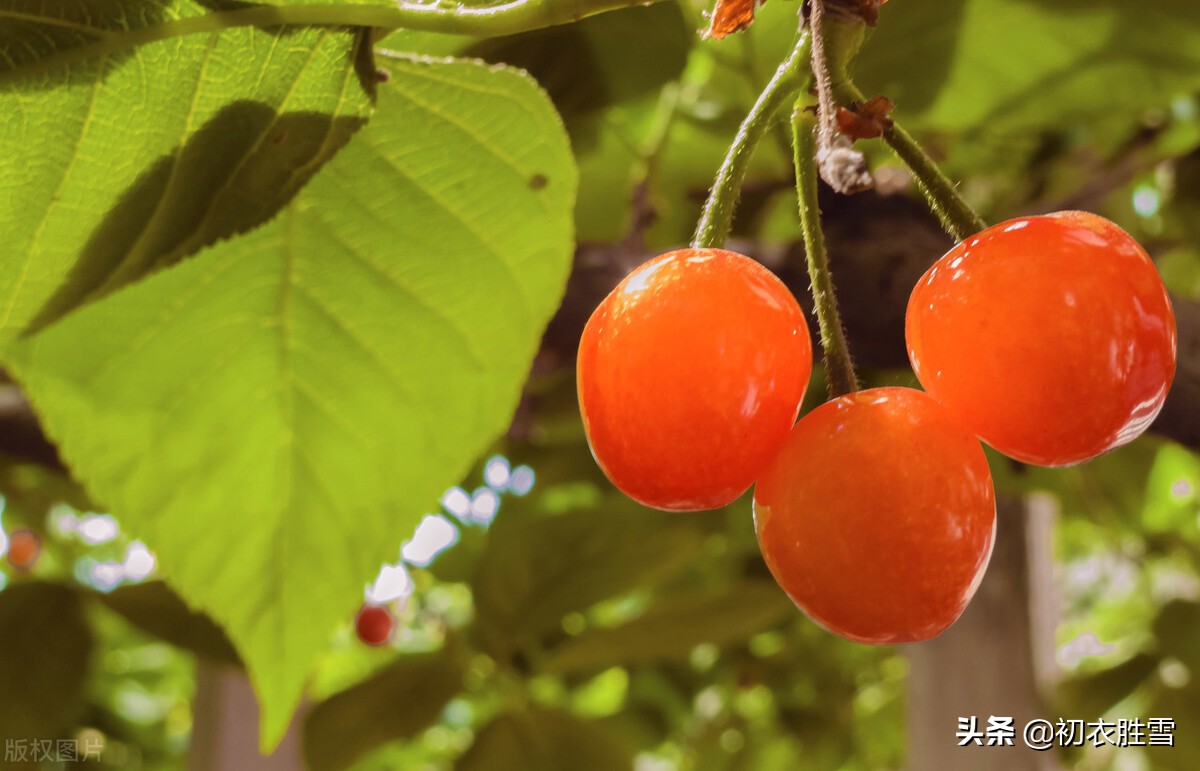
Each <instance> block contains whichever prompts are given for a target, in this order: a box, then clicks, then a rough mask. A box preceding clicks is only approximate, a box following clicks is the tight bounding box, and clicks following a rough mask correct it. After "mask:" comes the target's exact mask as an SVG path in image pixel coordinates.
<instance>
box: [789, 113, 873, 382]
mask: <svg viewBox="0 0 1200 771" xmlns="http://www.w3.org/2000/svg"><path fill="white" fill-rule="evenodd" d="M817 131H819V127H818V126H817V119H816V118H815V117H814V116H813V114H812V113H811V112H810V111H809V110H808V109H806V105H805V104H804V100H803V99H800V100H797V101H796V106H795V108H794V109H793V111H792V148H793V160H794V162H795V164H796V196H797V200H798V202H799V207H800V229H801V230H802V231H803V233H804V254H805V257H806V261H807V263H808V279H809V282H810V289H811V291H812V298H813V305H814V306H815V308H816V311H817V324H818V326H819V327H820V331H821V348H822V350H824V352H825V377H826V381H827V386H828V388H829V397H830V398H831V399H833V398H837V397H838V396H842V395H843V394H848V393H852V392H854V391H857V390H858V387H859V384H858V375H857V374H855V372H854V361H853V359H851V358H850V346H849V344H848V343H847V342H846V331H845V329H844V328H843V327H842V317H841V314H840V313H839V312H838V302H837V292H836V291H835V290H834V287H833V273H831V272H830V270H829V254H828V253H827V252H826V251H825V235H824V233H823V231H822V230H821V207H820V205H819V203H818V202H817V177H818V172H817V163H816V160H815V157H816V149H817V148H816V142H817V140H816V133H817Z"/></svg>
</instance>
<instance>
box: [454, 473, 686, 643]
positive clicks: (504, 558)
mask: <svg viewBox="0 0 1200 771" xmlns="http://www.w3.org/2000/svg"><path fill="white" fill-rule="evenodd" d="M545 494H546V491H543V496H544V495H545ZM505 514H510V512H505ZM700 542H701V533H700V531H699V530H698V529H696V528H694V527H691V526H689V524H688V523H687V519H686V518H680V517H678V516H674V515H671V514H665V513H663V512H657V511H651V510H649V509H644V508H641V507H639V506H636V505H633V504H624V503H618V502H616V500H615V496H614V499H613V502H611V503H609V504H608V505H607V506H605V507H604V508H601V509H595V510H583V511H577V512H575V513H572V514H567V515H563V516H557V517H548V518H533V517H521V516H503V515H502V516H500V517H498V518H497V520H496V523H495V524H494V525H493V526H492V530H491V533H490V537H489V541H488V544H487V549H486V551H485V552H484V554H483V555H482V557H481V559H480V561H479V564H478V566H477V567H476V571H475V575H474V577H473V579H472V581H471V587H472V591H473V593H474V596H475V608H476V613H477V614H478V620H479V624H480V629H481V632H482V633H483V636H484V639H485V641H486V643H487V644H488V646H489V647H490V649H491V650H492V652H493V653H494V654H495V655H497V656H500V657H504V656H506V655H508V654H509V653H511V652H512V650H514V649H515V648H519V647H520V646H522V645H524V644H526V643H528V642H531V641H533V640H535V639H536V638H537V637H538V636H540V635H542V634H545V633H546V632H549V631H551V630H554V629H557V628H558V627H559V626H560V624H561V623H562V617H563V616H564V615H566V614H567V613H570V612H571V611H576V610H582V609H584V608H587V607H589V606H591V605H594V604H595V603H597V602H599V601H600V600H604V599H607V598H609V597H613V596H615V595H617V594H620V593H622V592H625V591H628V590H629V589H632V588H634V587H636V586H642V585H644V584H647V583H650V582H652V581H654V580H657V579H660V578H662V577H664V576H666V575H669V574H671V573H673V572H675V571H676V570H678V569H679V568H681V567H683V566H684V565H685V564H687V562H688V561H689V560H690V559H691V558H692V557H693V556H694V555H695V554H696V552H697V551H698V550H699V547H700Z"/></svg>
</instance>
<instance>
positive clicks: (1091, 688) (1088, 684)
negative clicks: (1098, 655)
mask: <svg viewBox="0 0 1200 771" xmlns="http://www.w3.org/2000/svg"><path fill="white" fill-rule="evenodd" d="M1158 663H1159V657H1158V656H1151V655H1149V654H1145V653H1139V654H1137V655H1136V656H1134V657H1133V658H1131V659H1129V660H1127V661H1123V662H1121V663H1120V664H1117V665H1116V666H1115V667H1111V668H1109V669H1105V670H1104V671H1102V672H1097V673H1095V674H1091V675H1085V676H1081V677H1076V678H1073V679H1071V680H1068V681H1066V682H1064V683H1062V684H1061V685H1060V686H1059V688H1058V694H1057V698H1056V699H1055V701H1056V703H1057V704H1058V705H1060V709H1061V711H1062V713H1063V714H1066V715H1071V716H1075V717H1079V718H1082V719H1084V720H1095V719H1096V718H1099V717H1100V716H1101V715H1104V714H1105V713H1107V712H1108V711H1109V710H1110V709H1112V708H1113V707H1114V706H1116V705H1117V704H1118V703H1119V702H1120V701H1121V700H1122V699H1125V698H1126V697H1127V696H1129V695H1130V694H1131V693H1133V692H1134V690H1135V689H1137V688H1138V686H1140V685H1141V684H1142V683H1144V682H1145V681H1146V678H1148V677H1149V676H1150V675H1151V674H1152V673H1153V672H1154V671H1155V670H1157V669H1158Z"/></svg>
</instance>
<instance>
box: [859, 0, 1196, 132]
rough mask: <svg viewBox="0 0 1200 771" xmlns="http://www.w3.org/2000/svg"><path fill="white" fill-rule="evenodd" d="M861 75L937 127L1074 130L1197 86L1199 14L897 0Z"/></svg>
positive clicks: (863, 82) (903, 109) (1103, 5)
mask: <svg viewBox="0 0 1200 771" xmlns="http://www.w3.org/2000/svg"><path fill="white" fill-rule="evenodd" d="M855 68H856V72H857V73H858V74H857V78H858V80H859V85H860V86H862V88H863V89H864V90H865V91H866V92H867V93H871V94H874V93H882V94H884V95H886V96H888V97H890V98H891V99H893V100H894V101H895V102H896V105H897V112H898V114H899V115H901V116H903V117H905V118H916V119H918V120H919V121H920V123H921V124H922V125H925V126H928V127H931V128H934V127H936V128H942V129H970V128H973V127H978V126H980V125H981V124H984V123H991V124H993V125H997V126H1004V127H1025V128H1028V127H1035V126H1062V125H1067V124H1077V123H1079V122H1081V121H1085V120H1087V119H1088V116H1100V115H1107V114H1112V113H1114V112H1118V111H1136V110H1141V109H1145V108H1148V107H1152V106H1157V105H1161V104H1163V103H1165V102H1169V101H1170V100H1171V99H1172V98H1173V97H1175V96H1176V95H1179V94H1186V93H1191V92H1192V91H1194V90H1195V89H1196V88H1198V87H1200V14H1197V13H1196V6H1195V3H1194V2H1193V0H1140V2H1136V3H1131V2H1128V0H1060V1H1059V2H1027V0H925V1H924V2H902V3H891V4H890V5H888V6H887V7H886V8H885V9H884V11H883V13H882V14H881V18H880V21H879V26H878V27H876V29H875V32H874V33H873V35H872V36H871V37H870V38H869V39H868V40H867V43H866V44H865V46H864V47H863V50H862V53H861V54H860V55H859V57H858V58H857V60H856V61H855Z"/></svg>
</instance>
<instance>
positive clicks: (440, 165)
mask: <svg viewBox="0 0 1200 771" xmlns="http://www.w3.org/2000/svg"><path fill="white" fill-rule="evenodd" d="M391 72H392V77H391V85H390V86H389V87H387V88H386V89H384V90H383V93H381V95H380V105H379V112H378V115H377V116H376V119H375V120H374V121H373V122H372V123H371V124H370V125H369V126H368V127H367V128H366V129H364V130H363V131H362V132H360V133H359V135H358V136H357V137H356V138H355V140H354V141H353V142H351V143H350V144H349V145H348V146H347V147H346V148H345V149H344V150H343V151H342V153H341V154H339V156H338V157H337V158H336V159H335V160H334V161H333V162H332V163H331V164H330V165H328V166H327V167H326V168H325V169H324V170H323V171H322V172H321V173H320V174H318V175H317V176H316V177H315V178H314V180H313V181H312V183H310V185H309V186H308V187H307V188H305V190H304V191H303V192H302V193H301V194H300V195H299V196H298V197H297V198H296V200H295V201H294V202H293V203H292V204H291V205H290V206H289V207H287V208H286V209H285V210H284V211H283V212H282V214H281V215H280V216H279V217H278V218H277V219H276V220H274V221H273V222H271V223H270V224H269V225H267V226H264V227H262V228H260V229H258V230H255V231H253V232H252V233H250V234H248V235H246V236H243V237H241V238H237V239H233V240H230V241H225V242H222V243H220V244H218V245H217V246H215V247H213V248H211V249H210V250H208V251H206V252H204V253H202V254H200V255H198V256H197V257H195V258H193V259H191V260H188V261H186V262H183V263H181V264H179V265H176V266H174V267H172V268H170V269H168V270H164V271H161V272H159V273H156V274H155V275H153V276H150V277H149V278H147V279H145V280H143V281H142V282H139V283H137V284H135V285H133V286H131V287H128V288H126V289H124V290H122V291H120V292H117V293H115V294H113V295H110V296H109V297H107V298H105V299H104V300H101V301H99V302H96V303H94V304H91V305H89V306H87V307H85V308H83V309H81V310H79V311H76V312H75V313H73V314H71V315H70V316H69V317H67V318H65V319H64V320H63V321H61V322H59V323H58V324H56V325H54V326H52V327H50V328H49V329H47V330H45V331H44V332H41V333H39V334H37V335H36V336H33V337H32V338H29V339H27V340H25V341H22V342H21V343H19V344H17V345H14V346H13V347H12V348H11V349H10V351H9V352H8V364H9V365H10V366H11V367H13V368H14V369H15V371H16V372H17V374H18V375H19V377H20V379H21V380H22V382H23V385H24V386H25V389H26V392H27V393H29V394H30V396H31V399H32V401H33V403H34V406H35V409H36V410H37V411H38V413H39V415H40V416H41V418H42V420H43V423H44V424H45V426H46V427H47V430H48V431H49V433H50V435H51V436H53V437H54V438H55V439H56V440H57V442H58V445H59V447H60V448H61V449H62V452H63V455H64V457H65V458H66V460H67V462H68V464H69V465H70V466H71V468H72V469H73V471H74V473H75V475H76V476H77V477H79V478H80V479H81V480H82V481H83V482H84V483H85V486H86V487H87V488H88V489H89V490H90V492H91V493H92V494H93V497H95V498H96V499H97V500H98V501H100V502H102V503H103V504H104V505H106V506H108V507H109V508H110V509H111V510H112V511H114V512H115V513H116V515H117V516H118V517H119V518H120V519H121V520H122V522H123V523H125V525H126V526H127V528H128V529H129V530H130V531H132V532H133V533H136V534H137V535H138V536H139V537H141V538H142V539H143V540H145V541H146V543H147V544H149V545H150V546H151V547H152V548H154V549H155V551H156V552H157V554H158V557H159V562H160V566H161V568H162V569H163V571H164V574H165V576H166V578H167V580H168V581H170V582H171V583H172V584H173V586H174V587H175V588H176V589H178V590H179V592H180V594H181V595H182V596H183V597H184V598H185V599H186V600H187V602H188V603H189V604H190V605H192V606H194V607H196V608H198V609H199V610H202V611H205V612H207V613H208V614H209V615H210V616H211V617H212V618H213V619H214V620H216V621H217V622H219V623H221V624H222V625H223V626H224V627H225V628H226V630H227V631H228V633H229V636H230V639H231V640H232V641H233V643H234V645H236V646H237V648H238V651H239V653H240V654H241V657H242V659H243V661H244V662H245V663H246V666H247V670H248V672H249V674H250V678H251V680H252V682H253V683H254V685H255V689H256V691H257V692H258V695H259V698H260V700H261V702H262V706H263V716H264V718H263V740H264V746H270V745H272V744H273V743H274V742H275V741H276V740H278V738H279V737H280V736H281V735H282V732H283V730H284V728H285V727H286V725H287V720H288V716H289V715H290V713H291V711H292V709H293V708H294V706H295V704H296V702H297V701H298V699H299V697H300V692H301V687H302V684H303V682H304V679H305V677H306V675H307V673H308V671H309V668H310V665H311V663H312V660H313V657H314V656H315V655H316V653H317V652H318V651H319V650H321V649H322V648H323V647H324V646H325V645H326V644H327V642H328V639H329V635H330V633H331V631H332V629H333V627H334V626H335V624H336V623H337V622H338V621H341V620H345V619H348V618H350V617H351V616H352V615H353V612H354V610H355V608H356V607H357V606H358V604H359V603H360V602H361V599H362V595H361V592H362V586H363V584H364V583H366V582H367V581H369V580H370V579H371V578H372V576H373V575H374V574H375V573H376V571H377V570H378V568H379V565H380V564H381V563H382V562H384V561H385V560H387V559H389V558H394V555H395V552H396V549H397V548H398V545H399V543H400V542H401V540H403V539H404V538H406V537H407V536H409V535H411V533H412V530H413V527H414V526H415V525H416V523H417V521H418V520H419V519H420V517H421V515H422V514H424V513H425V512H426V511H429V510H431V509H432V508H433V507H435V506H436V504H437V501H438V498H439V496H440V494H441V493H442V491H443V490H444V489H445V488H447V487H448V486H450V485H451V484H453V483H454V482H456V481H458V480H459V479H460V478H461V477H462V475H463V474H464V473H465V471H466V469H467V468H468V467H469V466H470V464H471V462H472V461H473V460H474V459H475V457H476V455H477V454H478V453H480V452H481V451H482V450H483V449H484V448H486V447H487V446H488V444H489V443H490V442H491V441H492V440H493V439H494V438H495V436H496V435H497V434H498V433H499V432H500V431H501V430H502V429H503V428H504V427H505V426H507V425H508V422H509V420H510V418H511V415H512V411H513V409H514V408H515V405H516V401H517V397H518V395H519V391H520V385H521V383H522V382H523V380H524V378H525V375H526V373H527V369H528V366H529V363H530V361H531V360H532V357H533V353H534V351H535V349H536V347H537V343H538V339H539V337H540V335H541V333H542V329H543V328H544V326H545V323H546V321H547V320H548V319H549V317H550V315H551V313H552V312H553V310H554V308H555V307H556V305H557V304H558V301H559V298H560V296H561V293H562V290H563V286H564V283H565V280H566V274H567V270H568V268H569V265H570V258H571V247H572V242H571V204H572V200H573V196H574V190H575V182H576V177H575V169H574V165H573V163H572V161H571V157H570V149H569V146H568V144H567V140H566V136H565V134H564V132H563V129H562V125H561V123H560V121H559V120H558V117H557V116H556V115H555V113H554V111H553V109H552V108H551V106H550V104H549V102H548V101H547V100H546V98H545V96H544V95H543V94H542V93H541V92H540V91H539V90H538V89H537V87H536V86H535V85H534V84H533V83H532V82H531V81H530V80H529V79H528V78H526V77H524V76H523V75H520V74H518V73H517V72H515V71H512V70H503V69H495V68H488V67H484V66H481V65H478V64H474V63H466V62H440V63H433V62H417V61H402V62H397V63H395V64H394V65H393V66H392V69H391Z"/></svg>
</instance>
